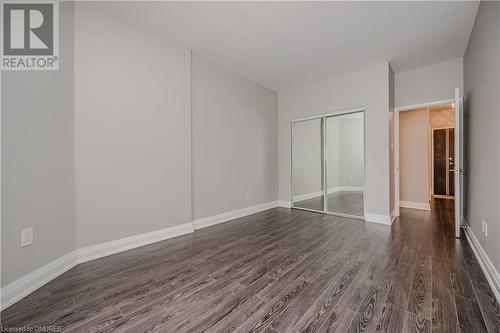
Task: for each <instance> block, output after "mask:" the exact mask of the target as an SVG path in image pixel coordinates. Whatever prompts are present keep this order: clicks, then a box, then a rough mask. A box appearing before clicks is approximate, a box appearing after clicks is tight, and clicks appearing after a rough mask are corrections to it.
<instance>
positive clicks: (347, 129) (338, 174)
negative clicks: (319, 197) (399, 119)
mask: <svg viewBox="0 0 500 333" xmlns="http://www.w3.org/2000/svg"><path fill="white" fill-rule="evenodd" d="M326 151H327V159H326V160H327V164H326V171H327V177H326V179H327V185H328V186H327V189H328V190H327V198H328V200H327V202H326V205H327V206H326V210H327V211H329V212H336V213H341V214H347V215H355V216H363V215H364V208H363V197H364V163H365V162H364V120H363V113H362V112H358V113H351V114H345V115H340V116H335V117H329V118H326Z"/></svg>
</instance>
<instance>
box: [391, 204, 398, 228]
mask: <svg viewBox="0 0 500 333" xmlns="http://www.w3.org/2000/svg"><path fill="white" fill-rule="evenodd" d="M398 216H399V214H398V210H397V209H396V208H394V209H393V210H392V212H391V224H392V223H394V220H395V219H396V217H398Z"/></svg>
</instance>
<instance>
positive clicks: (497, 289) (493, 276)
mask: <svg viewBox="0 0 500 333" xmlns="http://www.w3.org/2000/svg"><path fill="white" fill-rule="evenodd" d="M464 222H465V223H464V226H465V227H464V229H465V236H466V237H467V240H468V241H469V243H470V245H471V248H472V251H473V252H474V254H475V255H476V258H477V261H478V262H479V265H480V266H481V268H482V270H483V272H484V275H485V276H486V279H487V280H488V283H489V284H490V287H491V289H492V290H493V293H494V294H495V297H496V299H497V302H500V274H498V271H497V270H496V268H495V266H493V263H492V262H491V260H490V258H488V255H487V254H486V252H485V251H484V249H483V247H482V246H481V243H479V240H478V239H477V237H476V235H474V232H472V229H471V228H470V227H469V225H468V224H467V222H466V221H464Z"/></svg>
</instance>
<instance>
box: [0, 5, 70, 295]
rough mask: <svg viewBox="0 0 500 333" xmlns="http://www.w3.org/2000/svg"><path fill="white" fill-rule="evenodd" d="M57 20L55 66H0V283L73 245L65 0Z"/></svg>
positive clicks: (54, 257) (68, 14)
mask: <svg viewBox="0 0 500 333" xmlns="http://www.w3.org/2000/svg"><path fill="white" fill-rule="evenodd" d="M60 19H61V21H60V35H59V39H60V50H59V52H60V66H59V70H58V71H36V72H33V71H26V72H23V71H3V72H2V181H3V182H2V208H3V209H2V286H5V285H6V284H8V283H10V282H12V281H14V280H16V279H18V278H20V277H21V276H23V275H25V274H27V273H30V272H32V271H33V270H35V269H37V268H39V267H41V266H43V265H45V264H47V263H49V262H51V261H53V260H55V259H57V258H59V257H61V256H63V255H65V254H67V253H69V252H71V251H73V250H74V249H75V209H74V207H75V183H74V113H73V102H74V98H73V40H74V38H73V5H72V4H71V3H68V2H65V3H61V5H60ZM29 227H33V229H34V244H33V245H31V246H28V247H24V248H22V247H21V230H23V229H25V228H29ZM55 239H56V240H57V241H55Z"/></svg>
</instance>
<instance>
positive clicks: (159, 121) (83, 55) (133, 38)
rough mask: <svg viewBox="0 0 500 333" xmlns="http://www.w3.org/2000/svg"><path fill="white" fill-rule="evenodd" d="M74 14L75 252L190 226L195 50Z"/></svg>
mask: <svg viewBox="0 0 500 333" xmlns="http://www.w3.org/2000/svg"><path fill="white" fill-rule="evenodd" d="M76 7H77V10H76V18H75V22H76V25H75V37H76V51H75V123H76V129H75V135H76V138H75V147H76V148H75V152H76V212H77V213H76V221H77V235H78V239H77V242H78V247H83V246H88V245H93V244H98V243H101V242H105V241H111V240H115V239H119V238H123V237H127V236H132V235H136V234H140V233H145V232H149V231H154V230H159V229H162V228H166V227H170V226H174V225H178V224H182V223H186V222H190V221H191V116H190V84H191V82H190V77H191V75H190V51H189V50H188V49H186V48H184V47H182V46H180V45H178V44H176V43H172V42H169V41H167V40H165V39H163V38H162V37H160V36H159V35H156V34H154V33H152V32H150V31H148V30H145V29H143V28H141V27H140V26H138V25H136V24H134V23H131V22H129V21H127V20H126V19H122V18H121V17H119V16H117V15H115V14H112V13H108V12H106V11H105V10H103V9H100V8H99V7H98V5H96V4H93V3H81V2H80V3H78V4H77V5H76Z"/></svg>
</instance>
